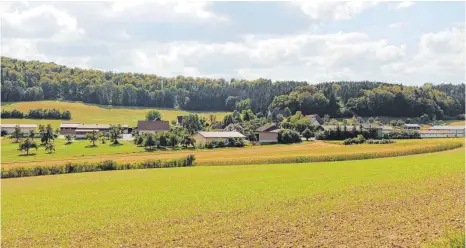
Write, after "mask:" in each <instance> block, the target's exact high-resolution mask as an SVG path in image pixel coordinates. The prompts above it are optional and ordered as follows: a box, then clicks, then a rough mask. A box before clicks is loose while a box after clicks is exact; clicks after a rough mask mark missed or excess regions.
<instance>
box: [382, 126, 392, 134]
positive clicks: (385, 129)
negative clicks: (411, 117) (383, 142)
mask: <svg viewBox="0 0 466 248" xmlns="http://www.w3.org/2000/svg"><path fill="white" fill-rule="evenodd" d="M381 128H382V134H388V133H391V132H394V131H395V129H394V128H393V127H390V126H381Z"/></svg>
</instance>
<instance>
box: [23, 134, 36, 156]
mask: <svg viewBox="0 0 466 248" xmlns="http://www.w3.org/2000/svg"><path fill="white" fill-rule="evenodd" d="M31 148H36V150H37V144H36V142H34V141H32V140H29V138H28V139H26V140H25V141H23V142H21V143H20V144H19V150H20V151H22V152H26V155H29V150H30V149H31Z"/></svg>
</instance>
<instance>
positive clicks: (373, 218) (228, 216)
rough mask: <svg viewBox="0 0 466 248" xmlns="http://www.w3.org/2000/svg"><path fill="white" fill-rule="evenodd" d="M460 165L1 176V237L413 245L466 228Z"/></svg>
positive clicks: (457, 152)
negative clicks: (9, 177) (465, 224)
mask: <svg viewBox="0 0 466 248" xmlns="http://www.w3.org/2000/svg"><path fill="white" fill-rule="evenodd" d="M464 163H465V160H464V150H463V149H454V150H450V151H445V152H437V153H427V154H421V155H414V156H402V157H396V158H381V159H371V160H361V161H341V162H325V163H301V164H270V165H244V166H199V167H186V168H169V169H147V170H127V171H107V172H91V173H77V174H65V175H54V176H38V177H25V178H14V179H3V180H2V202H1V204H2V206H1V207H2V230H1V232H2V240H1V244H2V247H242V246H244V247H302V246H309V247H342V246H343V245H346V246H348V247H420V246H421V245H422V244H423V243H429V242H430V241H437V240H438V239H439V238H441V237H443V236H445V235H446V234H447V233H448V232H458V231H460V232H461V231H463V230H464V221H465V219H464V200H465V199H464V196H465V192H464ZM437 247H446V246H437ZM450 247H461V246H450Z"/></svg>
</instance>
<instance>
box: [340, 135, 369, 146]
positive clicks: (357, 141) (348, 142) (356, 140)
mask: <svg viewBox="0 0 466 248" xmlns="http://www.w3.org/2000/svg"><path fill="white" fill-rule="evenodd" d="M364 142H366V139H365V138H364V136H362V135H361V134H358V136H357V137H356V138H349V139H345V141H343V144H344V145H353V144H362V143H364Z"/></svg>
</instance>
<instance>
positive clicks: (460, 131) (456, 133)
mask: <svg viewBox="0 0 466 248" xmlns="http://www.w3.org/2000/svg"><path fill="white" fill-rule="evenodd" d="M464 130H465V127H464V126H433V127H431V128H429V131H439V132H441V131H443V132H445V133H447V132H450V133H451V134H452V135H453V136H448V137H464V133H465V132H464Z"/></svg>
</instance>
